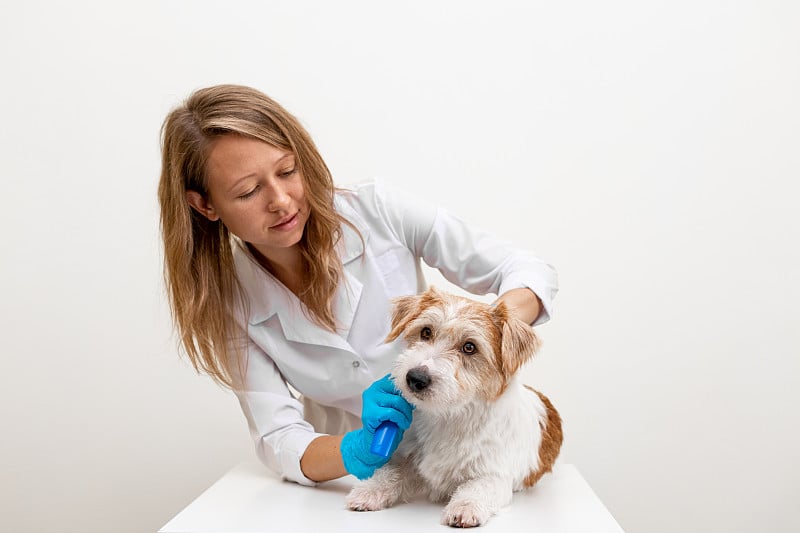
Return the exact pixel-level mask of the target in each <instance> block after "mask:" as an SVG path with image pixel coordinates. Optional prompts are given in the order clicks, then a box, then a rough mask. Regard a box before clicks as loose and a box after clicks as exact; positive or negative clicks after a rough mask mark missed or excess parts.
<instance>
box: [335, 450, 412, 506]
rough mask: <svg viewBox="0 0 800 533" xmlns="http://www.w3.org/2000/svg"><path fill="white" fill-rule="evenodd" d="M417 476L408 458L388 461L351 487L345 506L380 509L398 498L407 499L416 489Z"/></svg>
mask: <svg viewBox="0 0 800 533" xmlns="http://www.w3.org/2000/svg"><path fill="white" fill-rule="evenodd" d="M416 479H417V476H416V473H415V472H414V471H413V468H412V467H411V464H410V462H409V461H408V460H404V461H403V462H401V463H389V464H387V465H386V466H383V467H381V468H379V469H378V470H376V471H375V474H374V475H373V476H372V477H371V478H369V479H367V480H366V481H363V482H361V483H360V484H358V485H356V486H355V487H353V489H352V490H351V491H350V494H348V495H347V498H346V500H345V501H346V503H347V508H348V509H350V510H352V511H380V510H381V509H386V508H387V507H391V506H392V505H394V504H395V503H396V502H397V501H398V500H400V499H408V498H410V497H411V496H413V493H414V492H415V491H416V489H417V480H416Z"/></svg>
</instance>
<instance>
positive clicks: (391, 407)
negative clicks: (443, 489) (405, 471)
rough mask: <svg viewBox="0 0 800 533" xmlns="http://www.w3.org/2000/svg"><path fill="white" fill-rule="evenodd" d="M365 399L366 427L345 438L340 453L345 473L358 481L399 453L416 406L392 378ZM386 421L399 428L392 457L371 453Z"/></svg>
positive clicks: (373, 387)
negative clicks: (401, 391) (382, 423)
mask: <svg viewBox="0 0 800 533" xmlns="http://www.w3.org/2000/svg"><path fill="white" fill-rule="evenodd" d="M361 398H362V400H363V405H362V407H361V423H362V425H363V427H362V428H361V429H357V430H355V431H351V432H350V433H347V434H345V436H344V438H343V439H342V444H341V447H340V450H341V453H342V460H343V461H344V467H345V469H346V470H347V471H348V472H349V473H351V474H353V475H354V476H356V477H357V478H358V479H367V478H368V477H371V476H372V474H374V473H375V470H377V469H378V468H380V467H381V466H383V465H385V464H386V463H387V462H388V461H389V457H391V455H392V453H394V451H395V450H396V449H397V445H398V444H400V441H401V440H402V439H403V432H404V431H405V430H407V429H408V427H409V426H410V425H411V416H412V415H411V412H412V410H413V406H412V405H411V404H410V403H408V402H407V401H406V399H405V398H403V397H402V396H401V395H400V391H398V390H397V388H395V386H394V383H393V382H392V380H391V379H390V378H389V375H388V374H387V375H385V376H383V377H382V378H381V379H379V380H378V381H376V382H375V383H373V384H372V385H370V386H369V388H368V389H367V390H365V391H364V393H363V394H362V395H361ZM386 420H390V421H392V422H394V423H395V424H397V428H398V431H397V437H396V438H395V440H394V444H393V445H392V448H391V452H390V453H389V457H382V456H380V455H376V454H374V453H372V452H371V451H370V450H369V449H370V446H371V445H372V439H373V437H374V436H375V430H376V429H378V426H379V425H381V422H384V421H386Z"/></svg>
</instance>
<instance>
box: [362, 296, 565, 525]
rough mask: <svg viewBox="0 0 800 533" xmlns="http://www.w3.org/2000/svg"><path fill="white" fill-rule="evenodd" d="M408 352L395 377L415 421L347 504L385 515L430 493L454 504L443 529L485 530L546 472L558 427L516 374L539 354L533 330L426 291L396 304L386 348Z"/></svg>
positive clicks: (488, 309) (503, 314)
mask: <svg viewBox="0 0 800 533" xmlns="http://www.w3.org/2000/svg"><path fill="white" fill-rule="evenodd" d="M401 335H402V336H403V337H404V338H405V340H406V342H407V343H408V348H407V349H406V350H405V352H404V353H403V354H402V355H401V356H400V357H399V358H398V360H397V362H396V364H395V366H394V369H393V371H392V378H393V380H394V382H395V384H396V386H397V388H398V389H400V391H401V393H402V394H403V396H404V397H405V398H406V399H407V400H408V401H409V402H410V403H412V404H413V405H414V406H416V409H415V411H414V419H413V423H412V424H411V427H410V428H409V429H408V431H406V433H405V436H404V438H403V440H402V442H401V443H400V446H399V447H398V449H397V451H396V452H395V454H394V455H393V456H392V459H391V460H390V461H389V463H387V464H386V465H385V466H383V467H382V468H380V469H378V470H377V471H376V472H375V475H374V476H373V477H371V478H370V479H368V480H366V481H364V482H362V483H361V484H359V485H357V486H356V487H354V488H353V489H352V490H351V491H350V493H349V494H348V496H347V506H348V508H350V509H352V510H356V511H377V510H380V509H385V508H386V507H389V506H391V505H393V504H394V503H396V502H397V501H398V500H406V501H407V500H409V499H410V498H411V497H412V496H414V495H415V494H417V493H418V492H420V491H424V492H425V493H426V494H427V496H428V497H429V499H431V500H432V501H448V500H449V502H448V504H447V506H446V507H445V509H444V512H443V514H442V523H443V524H445V525H450V526H456V527H473V526H479V525H481V524H484V523H485V522H486V521H487V520H488V519H489V517H491V516H492V515H494V514H495V513H496V512H497V511H498V510H499V509H500V508H501V507H503V506H505V505H507V504H509V503H510V502H511V496H512V492H514V491H518V490H522V489H525V488H527V487H530V486H532V485H533V484H534V483H536V482H537V481H538V480H539V478H540V477H541V476H542V475H543V474H545V473H546V472H549V471H550V470H551V468H552V466H553V463H554V462H555V460H556V457H557V456H558V452H559V450H560V448H561V441H562V433H561V419H560V417H559V415H558V412H557V411H556V410H555V408H554V407H553V405H552V404H551V403H550V401H549V400H548V399H547V398H546V397H545V396H544V395H542V394H541V393H539V392H537V391H534V390H533V389H531V388H529V387H527V386H526V385H523V384H522V383H521V382H520V380H519V378H518V376H517V371H518V370H519V368H520V367H522V365H523V364H524V363H525V362H526V361H528V360H529V359H530V358H531V357H532V356H533V353H534V352H535V351H536V349H537V347H538V344H539V342H538V340H537V338H536V336H535V335H534V333H533V330H532V329H531V328H530V326H528V325H527V324H525V323H524V322H522V321H521V320H519V319H516V318H514V317H512V316H511V315H510V313H509V311H508V309H507V308H506V307H505V305H504V304H502V303H501V304H499V305H497V306H496V307H492V306H489V305H487V304H484V303H480V302H476V301H473V300H469V299H467V298H462V297H459V296H453V295H450V294H445V293H442V292H440V291H437V290H436V289H433V288H431V289H429V290H428V291H427V292H425V293H424V294H422V295H419V296H406V297H402V298H398V299H397V300H395V307H394V311H393V316H392V330H391V332H390V333H389V336H388V337H387V339H386V341H387V342H389V341H392V340H394V339H396V338H398V337H399V336H401Z"/></svg>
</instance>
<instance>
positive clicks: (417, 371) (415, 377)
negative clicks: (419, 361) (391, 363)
mask: <svg viewBox="0 0 800 533" xmlns="http://www.w3.org/2000/svg"><path fill="white" fill-rule="evenodd" d="M406 383H407V384H408V388H409V389H411V391H412V392H420V391H423V390H425V389H427V388H428V385H430V384H431V375H430V374H429V373H428V367H426V366H417V367H414V368H412V369H411V370H409V371H408V373H407V374H406Z"/></svg>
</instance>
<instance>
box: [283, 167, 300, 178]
mask: <svg viewBox="0 0 800 533" xmlns="http://www.w3.org/2000/svg"><path fill="white" fill-rule="evenodd" d="M295 170H297V168H290V169H289V170H284V171H283V172H281V173H280V176H281V177H282V178H288V177H289V176H291V175H292V174H294V172H295Z"/></svg>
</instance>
